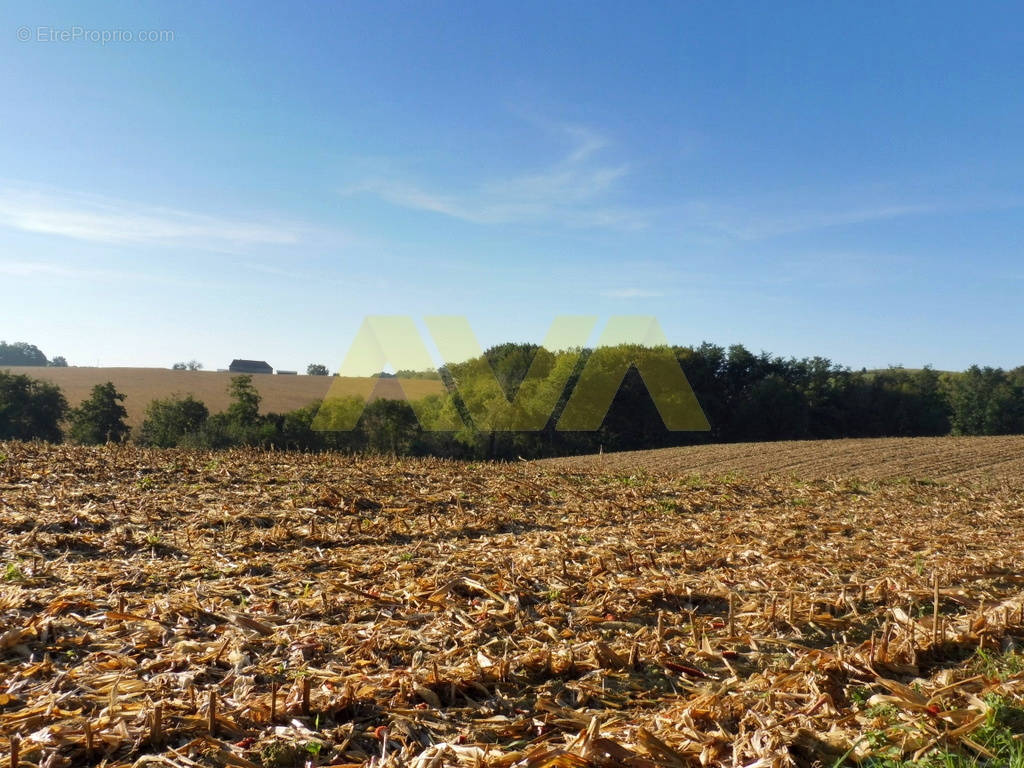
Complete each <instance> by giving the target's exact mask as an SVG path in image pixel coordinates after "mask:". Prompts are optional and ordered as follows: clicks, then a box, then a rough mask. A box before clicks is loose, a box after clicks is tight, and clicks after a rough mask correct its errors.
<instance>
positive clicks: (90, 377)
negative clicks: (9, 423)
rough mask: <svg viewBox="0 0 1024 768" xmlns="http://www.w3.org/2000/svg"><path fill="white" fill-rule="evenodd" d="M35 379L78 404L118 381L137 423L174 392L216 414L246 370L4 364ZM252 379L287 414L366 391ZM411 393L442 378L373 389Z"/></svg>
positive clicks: (385, 382)
mask: <svg viewBox="0 0 1024 768" xmlns="http://www.w3.org/2000/svg"><path fill="white" fill-rule="evenodd" d="M0 370H4V371H8V372H10V373H15V374H24V375H26V376H30V377H31V378H33V379H42V380H44V381H50V382H52V383H54V384H56V385H57V386H58V387H60V388H61V389H62V390H63V391H64V395H65V397H67V399H68V402H69V403H70V404H71V405H73V406H75V405H78V404H79V403H80V402H82V401H83V400H85V399H86V398H87V397H89V395H90V394H91V392H92V388H93V387H94V386H96V385H97V384H103V383H105V382H107V381H110V382H113V384H114V387H115V388H116V389H117V391H118V392H121V393H122V394H124V395H125V400H124V407H125V410H127V411H128V419H127V421H128V425H129V426H131V427H137V426H139V425H140V424H142V420H143V418H144V417H145V413H146V406H147V405H149V403H150V401H151V400H155V399H156V398H165V397H170V396H171V395H188V394H191V395H193V396H194V397H195V398H196V399H197V400H202V401H203V402H204V403H206V407H207V408H209V409H210V413H217V412H219V411H223V410H225V409H226V408H227V407H228V404H229V403H230V397H229V396H228V386H229V385H230V384H231V379H232V378H234V377H235V376H239V375H241V374H237V373H221V372H214V371H172V370H169V369H166V368H42V367H35V366H19V367H13V368H0ZM252 382H253V384H254V385H255V386H256V389H257V390H258V391H259V393H260V396H261V397H262V398H263V403H262V404H261V406H260V410H261V411H262V412H263V413H285V412H286V411H293V410H295V409H297V408H304V407H305V406H307V405H309V404H310V403H312V402H314V401H315V400H320V399H322V398H323V397H324V395H326V394H327V390H328V389H329V388H330V387H331V385H332V383H333V384H340V385H341V386H340V390H339V391H337V392H336V393H335V394H339V395H340V394H345V393H346V391H347V390H351V393H352V394H358V393H361V391H362V387H363V386H364V384H365V380H364V379H355V378H351V377H347V376H346V377H340V378H339V377H332V376H276V375H273V374H258V375H254V376H253V377H252ZM403 390H404V392H407V393H408V394H409V397H410V398H412V399H418V398H420V397H425V396H426V395H431V394H437V393H439V392H440V391H441V382H440V381H436V380H431V379H402V380H401V386H400V385H399V380H398V379H392V378H385V379H379V380H377V383H376V388H375V389H374V391H373V397H374V398H378V397H381V398H387V399H391V400H404V399H405V396H404V394H403Z"/></svg>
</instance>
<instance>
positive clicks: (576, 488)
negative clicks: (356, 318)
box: [0, 443, 1024, 768]
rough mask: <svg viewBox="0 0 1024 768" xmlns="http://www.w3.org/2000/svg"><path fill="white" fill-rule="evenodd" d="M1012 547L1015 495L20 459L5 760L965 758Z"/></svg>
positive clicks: (995, 639)
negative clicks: (947, 754) (940, 754)
mask: <svg viewBox="0 0 1024 768" xmlns="http://www.w3.org/2000/svg"><path fill="white" fill-rule="evenodd" d="M733 449H734V450H738V451H748V453H747V454H744V455H747V456H748V460H751V459H752V458H753V457H754V456H757V455H760V456H761V457H762V459H763V458H764V457H765V456H768V455H770V454H771V453H772V452H773V451H775V450H776V449H778V450H786V448H785V447H784V446H762V447H761V449H760V450H759V451H758V452H757V453H750V449H749V448H747V449H743V448H739V447H733ZM883 454H884V451H883ZM794 455H795V454H794ZM924 455H928V454H927V452H925V453H924ZM875 458H878V457H875ZM872 460H875V459H872ZM929 461H932V462H934V461H938V459H937V458H936V456H935V454H934V452H933V453H932V454H931V456H930V458H929ZM780 463H781V464H783V465H785V466H801V464H800V462H799V461H797V460H796V459H795V458H792V457H791V458H784V459H782V460H781V462H780ZM752 466H754V465H753V464H752ZM1022 530H1024V491H1022V490H1020V489H1013V488H1010V487H1008V486H1006V485H992V486H989V487H983V488H974V487H967V486H965V485H957V484H951V485H929V484H922V483H879V484H867V485H864V484H858V483H847V482H843V481H838V480H825V481H811V482H800V483H794V482H792V481H790V480H787V479H785V478H781V477H774V478H767V479H760V480H751V479H742V478H741V479H731V480H717V481H710V480H709V481H707V482H697V481H695V480H694V479H693V478H692V477H686V478H682V477H673V476H671V475H643V474H641V475H635V476H613V475H606V474H595V473H568V472H563V471H559V470H556V469H549V468H547V467H543V466H538V465H537V464H533V463H529V462H518V463H493V464H481V463H460V462H453V461H441V460H433V459H423V460H393V459H387V458H369V457H355V456H342V455H331V454H326V455H311V454H298V453H293V454H290V453H283V452H278V453H263V452H257V451H230V452H223V453H206V452H189V451H182V450H167V451H161V450H145V449H139V448H136V447H134V446H130V445H128V446H116V447H115V446H110V447H101V448H82V447H69V446H47V445H38V444H16V443H0V563H2V567H3V571H2V572H0V577H2V578H0V765H9V764H15V765H19V766H21V768H36V767H42V766H46V767H47V768H51V767H52V768H56V766H99V765H104V766H108V768H115V766H116V767H119V768H127V767H128V766H140V767H141V766H163V767H165V768H167V767H177V766H182V767H184V766H187V767H188V768H194V767H195V766H204V767H206V766H209V767H211V768H212V767H213V766H236V767H241V768H253V766H259V765H263V766H277V767H279V768H285V767H286V766H301V765H320V766H324V765H332V766H348V767H349V768H354V766H359V765H372V766H376V768H402V767H407V768H453V767H454V766H459V767H460V768H471V767H474V766H478V767H481V768H513V766H519V767H521V768H566V767H568V768H611V766H629V767H630V768H660V767H664V768H691V767H692V768H698V767H699V766H709V767H712V768H735V767H736V766H745V767H746V768H753V767H754V766H756V767H757V768H798V767H804V766H808V767H809V766H835V765H841V764H843V763H844V759H843V758H844V755H846V756H849V757H851V758H855V759H857V760H861V759H863V758H866V757H868V756H869V755H876V756H877V755H882V754H888V755H889V756H898V757H901V758H908V759H909V758H911V757H913V756H914V755H915V754H924V753H927V752H928V751H929V750H932V749H936V748H940V749H942V750H946V751H948V750H952V751H957V752H961V753H962V754H964V755H966V756H968V757H969V758H976V757H978V756H979V755H984V754H985V753H984V751H983V750H985V749H986V748H985V746H984V743H983V742H984V739H985V735H984V734H985V733H986V731H985V729H986V727H987V725H986V724H988V723H991V722H995V719H994V718H996V715H995V714H993V712H994V709H993V708H994V707H995V706H996V703H998V702H1003V705H1004V709H1003V710H1002V712H1003V715H1001V716H1000V717H1005V716H1008V715H1007V714H1006V713H1011V714H1012V713H1020V715H1021V716H1024V710H1021V709H1019V708H1020V707H1022V706H1024V671H1022V670H1024V658H1022V657H1021V656H1020V655H1019V654H1017V653H1014V652H1007V651H1009V650H1010V649H1013V648H1019V647H1020V645H1021V643H1024V575H1022V574H1024V551H1022V549H1021V546H1020V532H1021V531H1022ZM979 648H983V649H985V653H984V654H980V655H979V654H977V653H976V652H977V650H978V649H979ZM1013 716H1014V717H1016V716H1017V715H1013ZM1000 722H1002V721H1000ZM1008 722H1009V721H1008ZM1013 722H1017V721H1016V720H1014V721H1013ZM1013 727H1015V728H1016V727H1018V726H1013ZM1018 732H1019V731H1018ZM12 746H13V749H15V750H17V752H18V753H19V758H18V759H12V758H11V751H12ZM931 764H932V765H935V763H931ZM992 765H994V763H993V764H992Z"/></svg>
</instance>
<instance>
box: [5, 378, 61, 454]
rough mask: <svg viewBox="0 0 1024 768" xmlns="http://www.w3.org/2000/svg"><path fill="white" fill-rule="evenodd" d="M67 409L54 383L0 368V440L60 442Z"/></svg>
mask: <svg viewBox="0 0 1024 768" xmlns="http://www.w3.org/2000/svg"><path fill="white" fill-rule="evenodd" d="M67 410H68V401H67V400H66V399H65V397H64V393H62V392H61V391H60V388H59V387H57V386H56V385H55V384H51V383H49V382H47V381H37V380H35V379H30V378H29V377H28V376H22V375H15V374H10V373H5V372H4V371H0V440H48V441H50V442H53V443H59V442H60V441H61V438H62V434H61V429H60V423H61V421H63V420H64V416H65V414H66V413H67Z"/></svg>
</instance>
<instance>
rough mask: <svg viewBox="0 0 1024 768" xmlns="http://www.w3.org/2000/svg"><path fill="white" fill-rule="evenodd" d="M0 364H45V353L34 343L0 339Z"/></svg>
mask: <svg viewBox="0 0 1024 768" xmlns="http://www.w3.org/2000/svg"><path fill="white" fill-rule="evenodd" d="M0 365H46V355H44V354H43V353H42V352H40V351H39V347H37V346H36V345H35V344H27V343H25V342H24V341H16V342H14V343H13V344H8V343H7V342H4V341H0Z"/></svg>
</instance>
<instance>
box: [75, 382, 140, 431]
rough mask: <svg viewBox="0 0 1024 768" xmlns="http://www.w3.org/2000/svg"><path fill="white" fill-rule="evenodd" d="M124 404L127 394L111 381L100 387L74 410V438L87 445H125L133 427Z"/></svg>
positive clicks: (97, 386) (95, 388) (99, 385)
mask: <svg viewBox="0 0 1024 768" xmlns="http://www.w3.org/2000/svg"><path fill="white" fill-rule="evenodd" d="M122 401H124V395H123V394H121V393H120V392H118V391H117V390H116V389H115V388H114V385H113V383H112V382H109V381H108V382H106V383H105V384H97V385H96V386H95V387H93V388H92V395H90V396H89V399H88V400H85V401H84V402H83V403H82V404H81V405H79V406H78V407H77V408H74V409H73V410H72V411H71V431H70V434H71V438H72V439H73V440H74V441H75V442H78V443H82V444H84V445H100V444H103V443H120V442H123V441H124V439H125V438H126V437H128V433H129V431H130V428H129V427H128V424H127V423H126V422H125V418H127V416H128V412H127V411H126V410H125V409H124V406H123V405H121V403H122Z"/></svg>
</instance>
